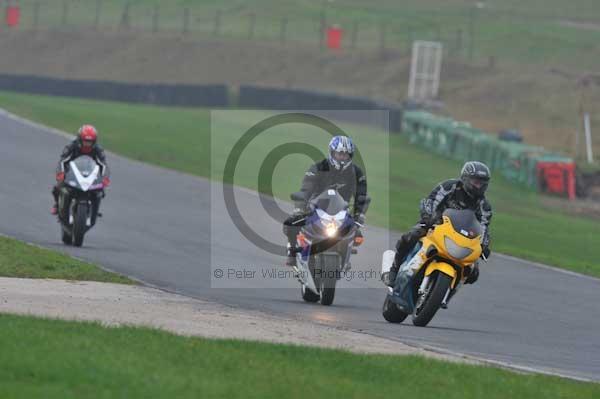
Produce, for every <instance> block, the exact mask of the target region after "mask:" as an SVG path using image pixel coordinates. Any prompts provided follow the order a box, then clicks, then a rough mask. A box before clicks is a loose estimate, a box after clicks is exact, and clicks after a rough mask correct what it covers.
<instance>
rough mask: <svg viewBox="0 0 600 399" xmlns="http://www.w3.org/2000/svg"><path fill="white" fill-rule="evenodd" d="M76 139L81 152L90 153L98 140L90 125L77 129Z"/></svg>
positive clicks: (93, 128) (96, 132) (94, 129)
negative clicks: (77, 138)
mask: <svg viewBox="0 0 600 399" xmlns="http://www.w3.org/2000/svg"><path fill="white" fill-rule="evenodd" d="M78 137H79V143H80V144H81V149H82V151H83V152H84V153H86V152H90V151H91V150H92V147H93V146H94V144H96V140H97V139H98V131H97V130H96V128H95V127H94V126H92V125H83V126H81V127H80V128H79V132H78Z"/></svg>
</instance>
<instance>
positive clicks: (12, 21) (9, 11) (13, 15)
mask: <svg viewBox="0 0 600 399" xmlns="http://www.w3.org/2000/svg"><path fill="white" fill-rule="evenodd" d="M20 20H21V8H20V7H19V6H8V7H6V25H7V26H8V27H9V28H16V27H17V26H19V22H20Z"/></svg>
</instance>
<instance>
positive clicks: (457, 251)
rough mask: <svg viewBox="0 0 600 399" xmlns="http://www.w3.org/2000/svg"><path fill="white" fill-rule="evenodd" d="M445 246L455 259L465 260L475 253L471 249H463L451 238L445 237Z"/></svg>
mask: <svg viewBox="0 0 600 399" xmlns="http://www.w3.org/2000/svg"><path fill="white" fill-rule="evenodd" d="M444 245H445V246H446V249H447V250H448V253H449V254H450V256H452V257H453V258H454V259H464V258H466V257H467V256H469V255H471V254H472V253H473V250H472V249H471V248H465V247H461V246H460V245H458V244H457V243H455V242H454V241H453V240H452V239H450V238H449V237H444Z"/></svg>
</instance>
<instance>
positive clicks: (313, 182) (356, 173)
mask: <svg viewBox="0 0 600 399" xmlns="http://www.w3.org/2000/svg"><path fill="white" fill-rule="evenodd" d="M353 156H354V144H353V143H352V139H351V138H350V137H346V136H335V137H333V138H332V139H331V141H330V142H329V156H328V157H327V158H326V159H323V160H322V161H320V162H317V163H316V164H314V165H312V166H311V167H310V169H308V171H307V172H306V173H305V174H304V179H303V180H302V188H301V189H300V190H301V191H302V192H303V193H304V194H305V197H306V202H305V203H303V204H297V206H296V209H294V213H293V214H292V215H291V216H290V217H288V218H287V219H286V220H285V221H284V222H283V233H284V234H285V235H286V237H287V239H288V244H287V261H286V265H287V266H292V267H293V266H296V236H297V235H298V233H299V232H300V228H301V227H302V225H303V223H302V221H303V220H304V218H305V216H306V213H307V207H306V205H307V203H308V201H310V200H311V199H312V198H314V197H315V196H317V195H319V194H321V193H322V192H323V191H324V190H326V189H328V188H330V187H336V189H337V191H338V192H339V193H340V195H341V196H342V197H343V198H344V200H346V201H348V202H350V200H351V199H352V198H353V197H354V209H353V217H354V220H355V221H356V222H357V223H359V224H361V225H362V224H364V222H365V212H366V210H367V202H366V198H367V177H366V176H365V174H364V173H363V171H362V169H361V168H360V167H358V165H356V164H354V163H353V162H352V157H353ZM356 234H357V235H358V236H361V233H360V231H357V233H356Z"/></svg>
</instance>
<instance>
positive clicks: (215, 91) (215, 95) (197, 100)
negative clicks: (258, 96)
mask: <svg viewBox="0 0 600 399" xmlns="http://www.w3.org/2000/svg"><path fill="white" fill-rule="evenodd" d="M0 90H8V91H16V92H21V93H31V94H45V95H51V96H65V97H80V98H91V99H96V100H112V101H123V102H132V103H144V104H156V105H170V106H188V107H220V108H224V107H228V106H229V91H228V88H227V86H226V85H187V84H185V85H184V84H145V83H122V82H109V81H99V80H71V79H57V78H50V77H41V76H30V75H6V74H0Z"/></svg>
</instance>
